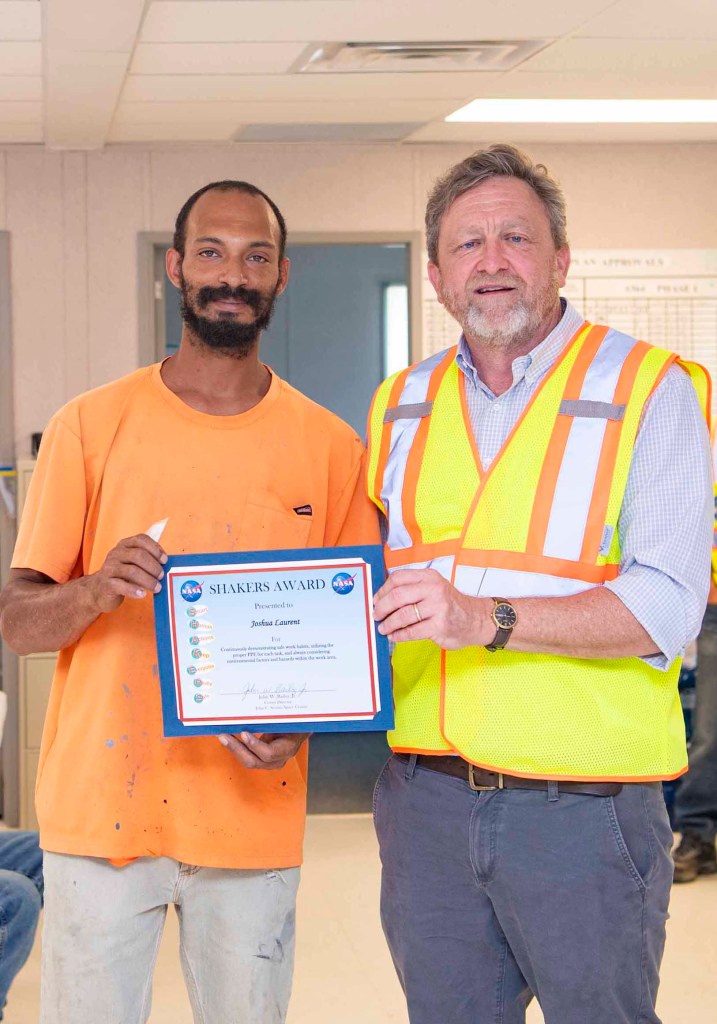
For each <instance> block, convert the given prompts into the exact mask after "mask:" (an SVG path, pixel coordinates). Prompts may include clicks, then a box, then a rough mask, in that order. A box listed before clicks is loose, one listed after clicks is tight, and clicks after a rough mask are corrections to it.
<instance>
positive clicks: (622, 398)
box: [580, 341, 674, 562]
mask: <svg viewBox="0 0 717 1024" xmlns="http://www.w3.org/2000/svg"><path fill="white" fill-rule="evenodd" d="M649 350H650V346H649V345H648V344H647V342H645V341H638V342H637V344H636V345H635V346H634V347H633V349H632V351H631V352H629V353H628V355H627V358H626V359H625V362H624V363H623V366H622V369H621V371H620V376H619V377H618V379H617V384H616V385H615V393H614V395H613V402H614V404H615V405H627V403H628V401H629V400H630V395H631V393H632V389H633V387H634V386H635V380H636V378H637V374H638V371H639V369H640V366H641V365H642V361H643V359H644V358H645V356H646V355H647V353H648V352H649ZM672 362H674V360H670V361H669V362H668V363H667V364H666V366H665V367H664V369H663V370H662V371H661V373H660V376H659V378H658V383H659V380H661V379H662V377H663V376H664V374H665V372H666V371H667V367H668V366H670V365H671V364H672ZM655 386H657V385H655ZM653 390H654V388H653ZM623 423H624V420H608V421H607V423H606V424H605V436H604V437H603V442H602V449H601V451H600V458H599V459H598V465H597V470H596V472H595V483H594V485H593V493H592V497H591V500H590V508H589V510H588V518H587V523H586V524H585V533H584V535H583V546H582V548H581V551H580V560H581V561H584V562H590V561H592V562H594V561H595V560H596V559H597V557H598V554H599V551H600V545H601V544H602V537H603V532H604V530H605V521H606V518H607V507H608V503H609V501H610V486H611V483H612V479H613V476H614V473H615V463H616V461H617V453H618V450H619V447H620V438H621V436H622V427H623Z"/></svg>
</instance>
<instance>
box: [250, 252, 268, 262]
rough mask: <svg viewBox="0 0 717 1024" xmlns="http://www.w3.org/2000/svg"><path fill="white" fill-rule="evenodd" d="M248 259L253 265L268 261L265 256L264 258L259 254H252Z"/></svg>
mask: <svg viewBox="0 0 717 1024" xmlns="http://www.w3.org/2000/svg"><path fill="white" fill-rule="evenodd" d="M248 258H249V259H250V260H253V261H254V263H268V262H269V260H268V259H267V258H266V256H264V255H263V254H262V253H260V252H254V253H252V254H251V256H249V257H248Z"/></svg>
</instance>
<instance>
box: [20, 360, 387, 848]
mask: <svg viewBox="0 0 717 1024" xmlns="http://www.w3.org/2000/svg"><path fill="white" fill-rule="evenodd" d="M362 470H363V446H362V444H361V442H360V440H359V439H358V437H356V435H355V434H354V432H353V431H352V430H351V429H350V427H348V426H347V425H346V424H345V423H343V422H342V421H341V420H339V419H338V418H337V417H336V416H334V415H333V414H332V413H330V412H328V411H327V410H326V409H323V408H321V407H320V406H318V405H316V404H315V403H314V402H311V401H310V400H309V399H308V398H306V397H304V396H303V395H301V394H300V393H299V392H298V391H296V390H295V389H294V388H292V387H290V386H289V385H288V384H286V383H285V382H284V381H282V380H280V379H279V378H278V377H276V376H275V375H272V379H271V385H270V388H269V391H268V392H267V394H266V395H265V397H264V398H263V399H262V400H261V401H260V402H259V404H258V405H256V406H255V407H254V408H253V409H251V410H249V411H248V412H246V413H241V414H240V415H237V416H212V415H208V414H206V413H201V412H197V411H196V410H194V409H192V408H190V407H189V406H188V405H186V404H185V403H184V402H182V401H181V399H179V398H178V397H177V396H176V395H175V394H173V392H171V391H170V390H169V389H168V388H167V387H166V386H165V384H164V383H163V381H162V378H161V375H160V367H159V364H157V365H155V366H151V367H145V368H143V369H141V370H138V371H136V372H135V373H132V374H130V375H129V376H127V377H124V378H122V379H121V380H118V381H116V382H114V383H112V384H108V385H106V386H105V387H102V388H97V389H96V390H94V391H90V392H88V393H87V394H84V395H81V396H80V397H79V398H77V399H75V400H74V401H72V402H70V403H69V404H68V405H66V406H65V407H64V408H63V409H61V410H60V411H59V412H58V413H57V414H56V415H55V416H54V417H53V419H52V421H51V422H50V424H49V426H48V428H47V430H46V431H45V434H44V436H43V440H42V446H41V449H40V454H39V457H38V461H37V467H36V470H35V473H34V475H33V479H32V483H31V486H30V489H29V493H28V498H27V503H26V506H25V510H24V514H23V518H22V523H21V526H20V532H19V536H18V541H17V546H16V548H15V553H14V557H13V566H14V567H17V568H30V569H35V570H37V571H38V572H42V573H45V574H46V575H47V576H50V577H52V579H54V580H55V581H56V582H58V583H64V582H66V581H67V580H69V579H72V578H74V577H77V576H81V575H83V574H88V573H91V572H94V571H96V570H97V569H98V568H100V566H101V565H102V563H103V561H104V559H105V557H106V555H107V553H108V551H109V550H110V549H111V548H112V547H114V545H115V544H116V543H117V542H118V541H119V540H121V539H122V538H124V537H129V536H133V535H134V534H137V533H143V532H144V531H146V530H147V529H148V527H149V526H150V525H151V524H152V523H154V522H157V521H158V520H160V519H164V518H165V517H169V522H168V523H167V526H166V528H165V531H164V533H163V535H162V540H161V543H162V546H163V547H164V549H165V550H166V551H167V552H168V553H169V554H172V553H180V552H220V551H241V550H262V549H269V548H297V547H322V546H334V545H342V544H358V543H378V542H379V532H378V524H377V521H376V517H375V514H374V509H373V506H372V505H371V503H370V502H369V499H368V497H367V496H366V494H365V489H364V481H363V471H362ZM304 505H310V506H311V509H312V514H311V515H310V516H308V515H297V514H296V512H295V511H294V509H296V508H300V507H301V506H304ZM156 661H157V658H156V648H155V640H154V616H153V608H152V598H151V596H148V597H146V598H144V599H143V600H125V601H124V602H123V603H122V604H121V605H120V607H119V608H118V609H117V610H116V611H114V612H111V613H109V614H106V615H101V616H100V617H99V618H98V619H97V620H96V621H95V622H94V623H93V624H92V625H91V626H90V627H89V628H88V629H87V631H86V632H85V633H84V635H83V636H82V637H81V638H80V640H79V641H78V642H77V643H76V644H74V645H73V646H71V647H68V648H66V649H64V650H63V651H61V652H60V655H59V658H58V663H57V669H56V672H55V677H54V680H53V685H52V692H51V695H50V702H49V707H48V712H47V718H46V721H45V728H44V732H43V737H42V747H41V751H40V766H39V772H38V782H37V793H36V803H37V816H38V819H39V822H40V831H41V843H42V846H43V848H44V849H46V850H52V851H54V852H57V853H72V854H81V855H84V856H92V857H106V858H109V859H112V860H118V861H120V860H124V859H128V858H133V857H142V856H147V855H153V856H168V857H173V858H175V859H176V860H180V861H184V862H186V863H189V864H197V865H202V866H207V867H226V868H269V867H276V868H279V867H290V866H293V865H296V864H299V863H300V862H301V848H302V840H303V832H304V814H305V804H306V771H307V750H306V746H305V745H304V747H303V748H302V749H301V751H300V752H299V754H298V756H297V757H295V758H293V759H292V760H291V761H289V763H288V764H287V765H286V767H285V768H283V769H282V770H280V771H261V770H258V771H257V770H247V769H245V768H243V767H242V766H241V765H240V764H239V763H238V762H237V761H236V760H235V758H234V757H233V756H232V754H231V753H230V752H229V751H228V750H226V749H225V748H224V747H223V746H222V745H221V744H220V743H219V742H218V740H217V738H216V737H215V736H206V737H191V738H179V739H165V738H164V737H163V735H162V715H161V705H160V690H159V680H158V675H157V664H156Z"/></svg>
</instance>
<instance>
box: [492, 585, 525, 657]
mask: <svg viewBox="0 0 717 1024" xmlns="http://www.w3.org/2000/svg"><path fill="white" fill-rule="evenodd" d="M490 617H491V619H492V620H493V622H494V623H495V628H496V630H497V632H496V634H495V636H494V637H493V640H492V642H491V643H489V644H486V645H485V649H486V650H487V651H502V650H503V648H504V647H505V645H506V644H507V643H508V641H509V640H510V635H511V633H512V632H513V629H514V627H515V624H516V622H517V621H518V613H517V612H516V610H515V608H514V607H513V605H512V604H511V603H510V601H506V599H505V598H504V597H494V598H493V611H492V612H491V613H490Z"/></svg>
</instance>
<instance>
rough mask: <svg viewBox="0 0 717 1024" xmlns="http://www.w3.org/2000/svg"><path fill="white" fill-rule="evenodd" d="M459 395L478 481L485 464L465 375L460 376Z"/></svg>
mask: <svg viewBox="0 0 717 1024" xmlns="http://www.w3.org/2000/svg"><path fill="white" fill-rule="evenodd" d="M458 395H459V397H460V400H461V412H462V413H463V425H464V426H465V431H466V434H467V435H468V440H469V441H470V443H471V451H472V452H473V459H474V461H475V464H476V472H477V473H478V480H480V478H481V477H482V476H483V462H482V461H481V457H480V451H479V450H478V444H477V442H476V435H475V431H474V429H473V424H472V423H471V416H470V413H469V412H468V396H467V394H466V375H465V373H459V374H458Z"/></svg>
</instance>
